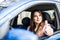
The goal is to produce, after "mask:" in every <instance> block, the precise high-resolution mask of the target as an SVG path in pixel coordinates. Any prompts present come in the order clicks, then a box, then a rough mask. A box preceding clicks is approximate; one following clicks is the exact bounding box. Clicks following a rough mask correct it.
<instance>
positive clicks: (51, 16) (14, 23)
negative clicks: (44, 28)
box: [10, 4, 57, 30]
mask: <svg viewBox="0 0 60 40" xmlns="http://www.w3.org/2000/svg"><path fill="white" fill-rule="evenodd" d="M34 9H39V10H41V11H42V12H45V13H44V16H45V18H46V20H48V22H49V23H50V24H51V25H53V28H54V30H57V16H56V14H57V11H56V6H55V4H38V5H34V6H32V7H29V8H27V9H26V10H24V11H22V12H20V13H19V14H18V15H17V16H16V17H15V18H13V19H12V20H11V22H10V25H11V27H12V28H23V29H27V27H24V26H23V25H24V23H25V22H27V23H28V22H29V23H30V14H31V12H32V11H33V10H34ZM47 14H48V15H47ZM26 17H28V18H29V19H27V20H29V21H27V20H24V22H23V19H24V18H26ZM25 24H26V23H25Z"/></svg>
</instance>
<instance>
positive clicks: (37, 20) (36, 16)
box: [33, 12, 42, 24]
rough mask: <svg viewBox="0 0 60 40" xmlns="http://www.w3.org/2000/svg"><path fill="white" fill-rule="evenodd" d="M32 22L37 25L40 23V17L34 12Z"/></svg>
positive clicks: (39, 14)
mask: <svg viewBox="0 0 60 40" xmlns="http://www.w3.org/2000/svg"><path fill="white" fill-rule="evenodd" d="M33 20H34V22H35V23H37V24H39V23H41V22H42V15H41V13H39V12H34V18H33Z"/></svg>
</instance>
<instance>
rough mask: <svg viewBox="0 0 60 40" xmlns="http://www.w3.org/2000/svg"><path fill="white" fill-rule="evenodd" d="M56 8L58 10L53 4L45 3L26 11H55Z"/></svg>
mask: <svg viewBox="0 0 60 40" xmlns="http://www.w3.org/2000/svg"><path fill="white" fill-rule="evenodd" d="M46 7H47V8H46ZM55 8H56V6H55V4H53V3H43V4H36V5H33V6H31V7H29V8H28V9H26V11H33V10H35V9H38V10H41V11H46V10H53V9H55Z"/></svg>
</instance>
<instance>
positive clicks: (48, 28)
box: [45, 20, 53, 36]
mask: <svg viewBox="0 0 60 40" xmlns="http://www.w3.org/2000/svg"><path fill="white" fill-rule="evenodd" d="M45 34H46V35H48V36H51V35H53V29H52V28H51V25H50V24H49V23H48V21H47V20H45Z"/></svg>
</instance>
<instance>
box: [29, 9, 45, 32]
mask: <svg viewBox="0 0 60 40" xmlns="http://www.w3.org/2000/svg"><path fill="white" fill-rule="evenodd" d="M35 12H39V13H40V15H41V16H42V22H41V23H40V24H39V25H38V29H37V31H39V30H42V29H43V27H44V25H45V19H44V17H43V14H42V12H41V11H40V10H34V11H32V12H31V20H30V31H33V32H34V33H36V31H34V30H35V28H36V25H35V23H34V20H33V18H34V13H35ZM40 26H41V27H40Z"/></svg>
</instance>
